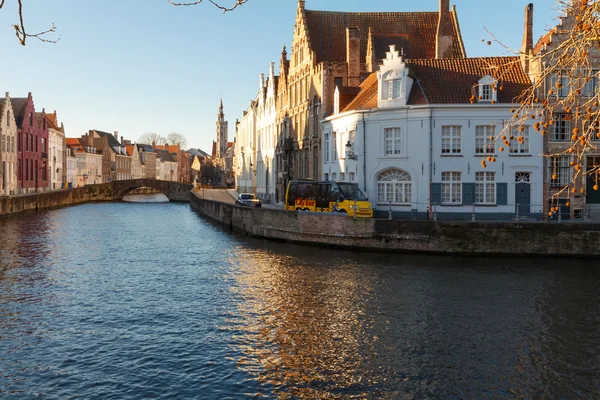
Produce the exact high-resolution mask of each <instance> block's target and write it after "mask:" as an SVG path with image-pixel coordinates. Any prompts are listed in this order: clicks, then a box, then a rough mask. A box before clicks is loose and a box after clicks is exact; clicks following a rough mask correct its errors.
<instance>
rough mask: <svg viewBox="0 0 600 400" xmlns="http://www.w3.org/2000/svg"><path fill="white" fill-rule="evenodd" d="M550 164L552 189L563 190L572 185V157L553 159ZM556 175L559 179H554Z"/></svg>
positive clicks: (564, 156) (563, 156)
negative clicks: (553, 176)
mask: <svg viewBox="0 0 600 400" xmlns="http://www.w3.org/2000/svg"><path fill="white" fill-rule="evenodd" d="M549 164H550V165H549V168H550V171H549V175H548V176H549V177H550V187H553V188H563V187H565V186H567V185H568V184H569V183H571V156H567V155H561V156H557V157H551V158H550V163H549ZM554 174H556V178H557V179H552V175H554Z"/></svg>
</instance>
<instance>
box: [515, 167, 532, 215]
mask: <svg viewBox="0 0 600 400" xmlns="http://www.w3.org/2000/svg"><path fill="white" fill-rule="evenodd" d="M515 204H517V211H518V212H519V215H529V214H530V213H531V172H517V173H516V174H515Z"/></svg>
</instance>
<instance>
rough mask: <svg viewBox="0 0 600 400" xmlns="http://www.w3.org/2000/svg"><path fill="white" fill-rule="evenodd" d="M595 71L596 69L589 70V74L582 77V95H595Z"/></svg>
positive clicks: (596, 82)
mask: <svg viewBox="0 0 600 400" xmlns="http://www.w3.org/2000/svg"><path fill="white" fill-rule="evenodd" d="M597 73H598V71H590V76H587V77H585V78H584V84H583V90H582V91H581V94H582V96H584V97H593V96H595V95H596V88H597V86H598V77H597V76H596V74H597Z"/></svg>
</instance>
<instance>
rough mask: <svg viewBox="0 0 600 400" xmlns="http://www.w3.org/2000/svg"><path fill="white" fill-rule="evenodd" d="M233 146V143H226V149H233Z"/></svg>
mask: <svg viewBox="0 0 600 400" xmlns="http://www.w3.org/2000/svg"><path fill="white" fill-rule="evenodd" d="M234 144H235V142H227V148H228V149H229V148H231V147H233V145H234Z"/></svg>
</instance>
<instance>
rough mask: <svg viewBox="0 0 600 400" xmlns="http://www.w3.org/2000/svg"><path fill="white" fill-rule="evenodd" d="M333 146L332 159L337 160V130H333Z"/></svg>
mask: <svg viewBox="0 0 600 400" xmlns="http://www.w3.org/2000/svg"><path fill="white" fill-rule="evenodd" d="M331 148H332V152H331V154H332V157H331V160H332V161H333V162H336V161H337V160H338V151H337V150H338V149H337V132H335V131H334V132H331Z"/></svg>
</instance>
